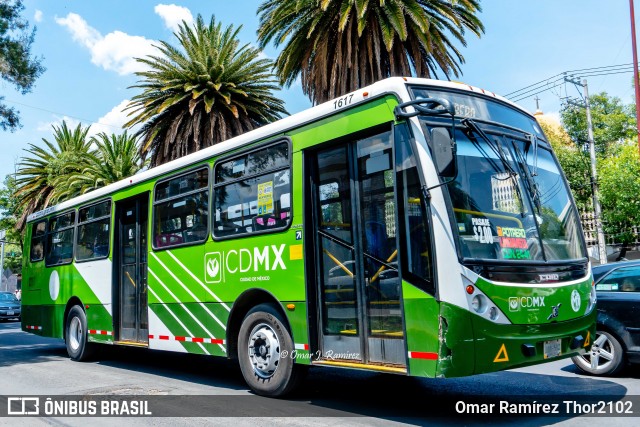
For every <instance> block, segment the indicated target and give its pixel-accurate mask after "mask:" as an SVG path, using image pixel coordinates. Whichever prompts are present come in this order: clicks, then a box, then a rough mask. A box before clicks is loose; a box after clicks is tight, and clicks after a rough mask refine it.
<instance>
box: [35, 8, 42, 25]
mask: <svg viewBox="0 0 640 427" xmlns="http://www.w3.org/2000/svg"><path fill="white" fill-rule="evenodd" d="M33 20H34V21H36V22H42V11H41V10H40V9H36V13H35V14H34V15H33Z"/></svg>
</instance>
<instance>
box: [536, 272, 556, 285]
mask: <svg viewBox="0 0 640 427" xmlns="http://www.w3.org/2000/svg"><path fill="white" fill-rule="evenodd" d="M558 280H560V275H559V274H555V273H551V274H539V275H538V282H540V283H542V282H557V281H558Z"/></svg>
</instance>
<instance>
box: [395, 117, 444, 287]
mask: <svg viewBox="0 0 640 427" xmlns="http://www.w3.org/2000/svg"><path fill="white" fill-rule="evenodd" d="M408 132H409V131H408V129H407V127H406V125H399V126H396V128H395V135H394V139H395V144H396V172H397V175H396V176H397V178H396V181H397V185H398V204H399V206H398V208H399V212H398V217H399V219H400V224H401V226H402V227H404V230H405V232H404V235H405V236H407V238H406V239H403V240H404V242H403V243H402V244H404V256H403V257H402V274H403V276H404V277H405V278H406V279H407V280H408V281H409V282H410V283H413V284H414V285H416V286H419V287H421V288H423V289H424V290H426V291H428V292H430V293H434V292H435V285H434V280H433V269H432V265H431V259H432V258H431V256H432V254H431V228H430V227H429V218H428V216H427V209H426V203H425V200H424V198H423V196H422V190H421V188H422V186H421V183H420V176H419V173H418V167H417V162H416V158H415V155H414V153H413V149H412V147H411V141H410V137H409V133H408Z"/></svg>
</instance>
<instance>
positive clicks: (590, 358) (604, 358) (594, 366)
mask: <svg viewBox="0 0 640 427" xmlns="http://www.w3.org/2000/svg"><path fill="white" fill-rule="evenodd" d="M614 358H615V348H614V347H613V343H612V342H611V341H610V340H609V338H607V336H606V335H604V334H596V339H595V341H594V342H593V345H592V346H591V350H589V352H588V353H586V354H585V355H583V356H580V359H581V362H582V363H583V364H584V366H585V367H588V368H590V369H591V370H592V371H594V372H601V371H605V370H607V369H608V368H609V366H610V365H611V364H612V363H613V359H614Z"/></svg>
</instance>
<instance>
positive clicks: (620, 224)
mask: <svg viewBox="0 0 640 427" xmlns="http://www.w3.org/2000/svg"><path fill="white" fill-rule="evenodd" d="M598 182H599V185H600V203H601V204H602V222H603V227H604V232H605V233H606V234H608V235H609V236H614V237H615V238H616V240H617V241H619V242H621V243H630V242H632V241H634V239H635V236H634V235H633V233H632V227H634V226H639V225H640V157H639V156H638V147H637V146H636V145H635V144H634V143H628V144H623V145H621V146H619V147H618V148H617V150H616V153H615V155H611V156H607V157H604V158H602V159H600V162H599V164H598Z"/></svg>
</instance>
